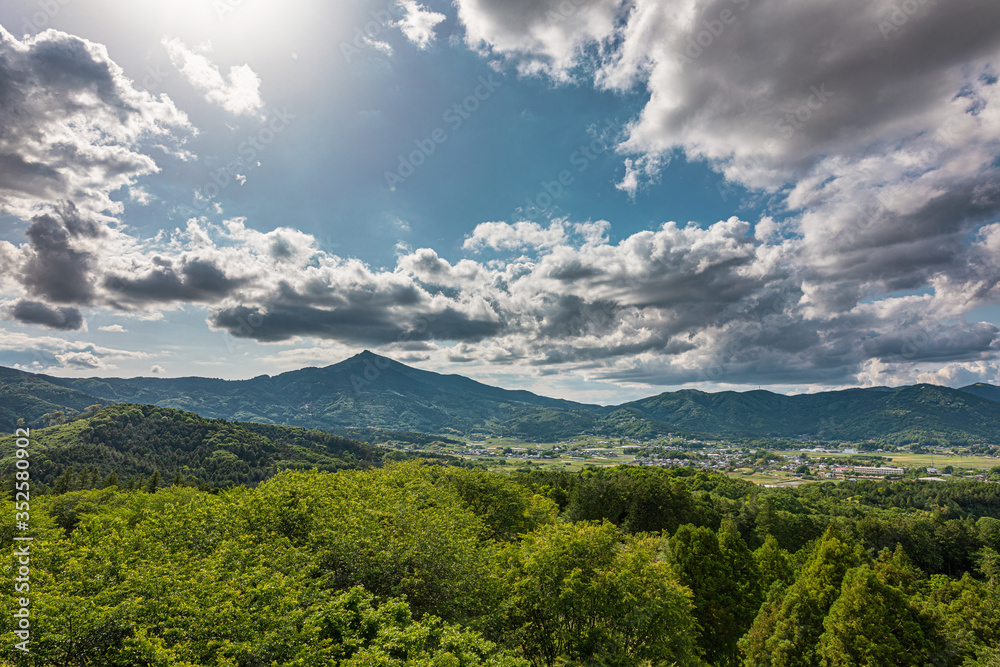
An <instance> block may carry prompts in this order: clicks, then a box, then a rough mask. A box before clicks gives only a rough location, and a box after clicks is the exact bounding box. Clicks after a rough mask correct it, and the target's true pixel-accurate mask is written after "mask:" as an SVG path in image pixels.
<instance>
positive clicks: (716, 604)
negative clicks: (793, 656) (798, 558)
mask: <svg viewBox="0 0 1000 667" xmlns="http://www.w3.org/2000/svg"><path fill="white" fill-rule="evenodd" d="M667 558H668V560H669V562H670V563H671V564H672V565H673V567H674V569H675V570H676V571H677V574H678V576H679V578H680V581H681V583H683V584H684V585H685V586H688V587H689V588H691V590H692V591H693V593H694V607H695V618H696V619H697V621H698V624H699V625H700V626H701V628H702V639H701V646H702V649H704V651H705V658H706V659H707V660H708V661H709V662H713V663H717V662H731V661H733V660H735V657H736V642H737V640H738V639H739V638H740V637H742V636H743V634H744V633H746V631H747V629H748V628H749V627H750V624H751V623H752V622H753V619H754V616H755V615H756V614H757V609H758V607H759V606H760V603H761V596H762V590H761V584H760V578H761V577H760V571H759V569H758V567H757V563H756V562H755V561H754V559H753V554H752V553H751V552H750V550H749V549H748V548H747V545H746V543H745V542H744V541H743V538H742V537H741V536H740V534H739V532H738V531H737V530H736V528H735V526H734V525H733V524H732V523H731V522H726V523H724V524H723V526H722V528H721V529H720V531H719V535H718V536H716V534H715V533H714V532H712V530H711V529H709V528H705V527H696V526H692V525H690V524H688V525H684V526H681V527H680V528H678V529H677V532H676V533H675V534H674V536H673V537H672V538H670V539H669V540H668V541H667Z"/></svg>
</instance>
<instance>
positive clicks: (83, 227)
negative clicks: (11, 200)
mask: <svg viewBox="0 0 1000 667" xmlns="http://www.w3.org/2000/svg"><path fill="white" fill-rule="evenodd" d="M103 234H104V226H103V225H102V224H100V223H98V222H95V221H94V220H93V219H88V218H87V217H85V216H83V215H81V213H80V212H79V211H78V210H77V208H76V206H75V205H74V204H72V203H67V202H64V203H62V204H60V205H58V207H57V208H56V210H54V211H53V212H51V213H45V214H42V215H38V216H35V217H34V218H33V219H32V221H31V226H29V227H28V231H27V236H28V239H29V254H28V256H27V257H26V258H25V259H24V260H23V262H22V265H21V267H22V268H21V275H20V281H21V284H22V285H24V287H25V288H26V289H27V290H28V292H29V293H31V294H34V295H36V296H40V297H44V298H46V299H49V300H50V301H54V302H56V303H76V304H81V305H87V304H89V303H91V301H93V296H94V288H93V284H92V278H91V274H92V271H93V268H94V264H95V255H94V253H93V252H90V251H88V250H87V249H86V246H85V242H86V241H88V240H94V239H96V238H99V237H101V236H102V235H103ZM81 245H83V247H80V246H81Z"/></svg>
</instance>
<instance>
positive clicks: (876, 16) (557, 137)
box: [0, 0, 1000, 402]
mask: <svg viewBox="0 0 1000 667" xmlns="http://www.w3.org/2000/svg"><path fill="white" fill-rule="evenodd" d="M998 19H1000V9H998V8H997V7H995V6H993V5H991V4H989V3H981V2H973V1H972V0H958V1H956V2H953V3H948V4H947V5H945V4H943V3H930V2H927V3H924V2H916V3H909V4H907V5H906V7H905V8H903V7H902V5H899V6H897V5H896V4H895V3H893V2H890V1H888V0H878V1H876V2H867V1H866V2H861V1H860V0H847V1H838V2H834V1H833V0H817V1H816V2H813V3H807V4H805V5H803V4H802V3H796V2H792V1H791V0H698V1H695V0H629V1H627V2H625V1H619V0H560V1H557V0H541V1H538V2H528V1H527V0H524V1H518V2H509V1H505V2H500V1H499V0H456V1H455V2H452V3H448V2H437V1H427V2H423V3H418V2H414V1H413V0H403V1H402V2H396V0H383V1H382V2H370V3H364V2H361V1H360V0H358V1H354V0H351V1H347V2H344V3H337V4H334V5H329V4H327V3H320V2H318V1H316V0H291V1H289V2H283V3H267V2H264V0H217V1H213V2H209V1H206V0H180V1H178V2H173V3H169V4H167V3H164V4H163V6H155V7H154V6H152V5H150V6H145V5H143V6H139V5H137V4H136V3H126V2H124V1H122V0H35V1H26V0H10V1H9V2H5V3H4V4H3V6H2V7H0V26H3V28H4V29H5V32H4V33H2V34H0V35H2V36H0V56H3V58H2V59H0V63H2V66H0V114H2V117H3V119H4V122H3V124H4V127H5V129H4V130H3V131H2V132H0V215H2V217H0V318H2V319H0V364H3V365H7V366H14V367H18V368H23V369H26V370H36V371H44V372H48V373H53V374H57V375H74V376H80V375H112V374H113V375H122V376H134V375H150V374H156V375H163V376H180V375H208V376H218V377H226V378H244V377H252V376H255V375H260V374H262V373H269V374H274V373H278V372H282V371H286V370H292V369H295V368H299V367H302V366H306V365H326V364H330V363H334V362H336V361H339V360H341V359H343V358H345V357H347V356H350V355H351V354H353V353H356V352H358V351H360V350H362V349H366V348H367V349H372V350H374V351H376V352H380V353H382V354H386V355H388V356H391V357H393V358H396V359H398V360H400V361H403V362H405V363H410V364H413V365H417V366H420V367H423V368H427V369H431V370H439V371H442V372H456V373H462V374H465V375H469V376H472V377H475V378H477V379H480V380H482V381H485V382H490V383H494V384H500V385H502V386H506V387H511V388H527V389H531V390H533V391H536V392H539V393H543V394H548V395H555V396H561V397H567V398H575V399H581V400H588V401H595V402H616V401H619V400H625V399H630V398H636V397H640V396H644V395H648V394H651V393H655V392H659V391H663V390H666V389H673V388H678V387H682V386H693V387H700V388H705V389H719V388H736V389H745V388H751V387H752V388H756V387H757V386H765V387H768V388H771V389H774V390H777V391H815V390H820V389H826V388H834V387H843V386H854V385H873V384H903V383H910V382H917V381H923V382H937V383H941V384H950V385H954V386H958V385H961V384H966V383H968V382H973V381H987V382H997V381H998V379H1000V378H998V370H1000V367H998V364H997V348H998V345H1000V342H998V341H1000V330H998V328H997V322H1000V317H998V315H997V312H998V311H997V305H998V304H997V297H998V295H1000V289H998V287H997V284H998V280H1000V268H998V267H1000V261H998V259H1000V257H998V254H1000V226H998V223H997V211H998V209H1000V186H998V185H997V184H998V183H1000V179H998V178H997V176H998V174H997V170H998V164H1000V112H998V107H1000V93H998V86H997V74H996V73H997V71H998V64H1000V63H998V61H1000V27H998V26H1000V20H998Z"/></svg>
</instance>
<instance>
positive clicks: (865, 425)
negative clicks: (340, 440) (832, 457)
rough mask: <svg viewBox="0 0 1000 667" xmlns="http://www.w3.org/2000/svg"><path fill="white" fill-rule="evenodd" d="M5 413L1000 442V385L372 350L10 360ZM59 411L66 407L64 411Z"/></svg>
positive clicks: (461, 430) (421, 429)
mask: <svg viewBox="0 0 1000 667" xmlns="http://www.w3.org/2000/svg"><path fill="white" fill-rule="evenodd" d="M2 370H3V373H0V383H2V384H0V398H2V399H3V400H2V401H0V404H2V405H3V406H5V408H6V411H3V410H0V424H2V423H5V424H7V430H8V431H9V430H10V429H11V428H13V425H14V421H16V418H17V417H21V418H23V419H24V420H25V423H26V424H27V425H28V426H36V427H37V426H44V425H47V424H48V423H50V422H52V421H54V420H57V419H58V418H60V416H66V415H74V414H77V413H79V412H80V411H82V410H85V409H86V408H87V407H89V406H90V405H92V404H94V403H98V404H107V403H149V404H154V405H158V406H161V407H170V408H175V409H181V410H187V411H191V412H196V413H198V414H200V415H202V416H204V417H209V418H216V419H226V420H231V421H241V422H260V423H267V424H291V425H294V426H300V427H304V428H309V429H322V430H325V431H331V432H338V433H341V434H345V433H349V430H348V429H377V430H383V431H385V430H391V431H397V432H418V433H425V434H442V435H445V436H447V435H449V434H450V435H464V436H466V437H474V436H478V435H483V434H485V435H506V436H515V437H518V438H522V439H527V440H536V441H555V440H560V439H564V438H567V437H571V436H574V435H578V434H580V433H594V434H600V435H606V436H614V437H630V438H638V439H642V438H654V437H657V436H662V435H666V434H668V433H673V434H675V435H686V436H697V437H706V438H802V437H806V438H809V439H818V440H841V441H864V440H873V441H878V442H883V443H887V444H908V443H917V444H937V443H941V444H959V445H964V444H992V445H1000V402H998V401H997V398H998V397H1000V388H997V387H992V386H991V385H983V384H979V385H971V386H970V387H966V388H965V389H961V390H960V389H951V388H948V387H939V386H935V385H926V384H921V385H914V386H909V387H900V388H895V389H890V388H886V387H875V388H867V389H848V390H843V391H832V392H821V393H816V394H803V395H797V396H785V395H782V394H775V393H772V392H768V391H748V392H742V393H740V392H732V391H723V392H714V393H708V392H702V391H697V390H682V391H675V392H666V393H663V394H659V395H657V396H651V397H649V398H645V399H642V400H639V401H632V402H629V403H625V404H623V405H619V406H599V405H588V404H583V403H574V402H572V401H564V400H558V399H553V398H546V397H544V396H538V395H536V394H532V393H530V392H527V391H508V390H505V389H500V388H497V387H490V386H488V385H485V384H482V383H479V382H476V381H474V380H471V379H469V378H465V377H462V376H459V375H441V374H438V373H431V372H428V371H423V370H419V369H416V368H411V367H409V366H406V365H404V364H400V363H398V362H395V361H392V360H391V359H387V358H385V357H380V356H378V355H375V354H372V353H371V352H364V353H362V354H359V355H356V356H354V357H351V358H350V359H347V360H345V361H342V362H340V363H338V364H334V365H332V366H328V367H326V368H304V369H301V370H297V371H291V372H288V373H282V374H281V375H277V376H274V377H271V376H267V375H263V376H260V377H256V378H253V379H250V380H241V381H226V380H214V379H208V378H132V379H120V378H85V379H74V378H54V377H49V376H42V375H32V374H29V373H21V372H19V371H11V370H9V369H2ZM56 413H60V414H56Z"/></svg>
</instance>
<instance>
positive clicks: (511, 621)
mask: <svg viewBox="0 0 1000 667" xmlns="http://www.w3.org/2000/svg"><path fill="white" fill-rule="evenodd" d="M497 576H498V577H499V579H500V587H501V588H502V589H503V590H504V591H506V592H507V593H506V596H505V598H504V600H503V601H502V603H501V608H500V612H499V614H498V616H499V620H498V621H496V623H497V627H498V629H499V633H500V634H501V635H502V636H506V637H509V638H510V639H509V641H511V642H513V643H514V644H516V645H517V646H518V647H519V648H520V649H521V651H522V652H523V653H524V655H525V656H526V657H527V658H528V659H529V660H530V661H531V664H532V665H535V666H536V667H540V666H542V665H544V666H545V667H552V666H553V665H557V664H559V665H564V664H573V665H578V664H579V665H582V664H601V665H609V666H610V665H615V666H618V665H620V666H622V667H624V666H626V665H636V664H650V665H668V664H679V665H693V664H698V663H699V658H698V651H697V646H696V644H695V637H696V632H697V631H696V626H695V623H694V619H693V617H692V614H691V611H692V609H691V602H690V595H691V593H690V591H689V590H688V589H686V588H685V587H684V586H682V585H680V583H679V582H678V581H677V579H676V577H675V576H673V575H672V573H671V571H670V568H669V566H667V565H666V564H665V563H662V562H659V561H658V560H657V558H656V542H655V540H651V539H643V538H637V537H626V536H625V535H624V534H622V533H621V532H620V531H619V530H618V529H616V528H615V527H614V526H612V525H611V524H609V523H603V524H597V523H590V522H580V523H576V524H561V525H560V524H555V525H548V526H544V527H542V528H541V529H539V530H538V531H536V532H535V533H532V534H530V535H527V536H525V538H524V540H523V541H521V542H520V543H515V544H511V545H509V546H507V547H506V548H505V549H504V550H503V551H502V552H501V553H500V555H499V560H498V567H497Z"/></svg>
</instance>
